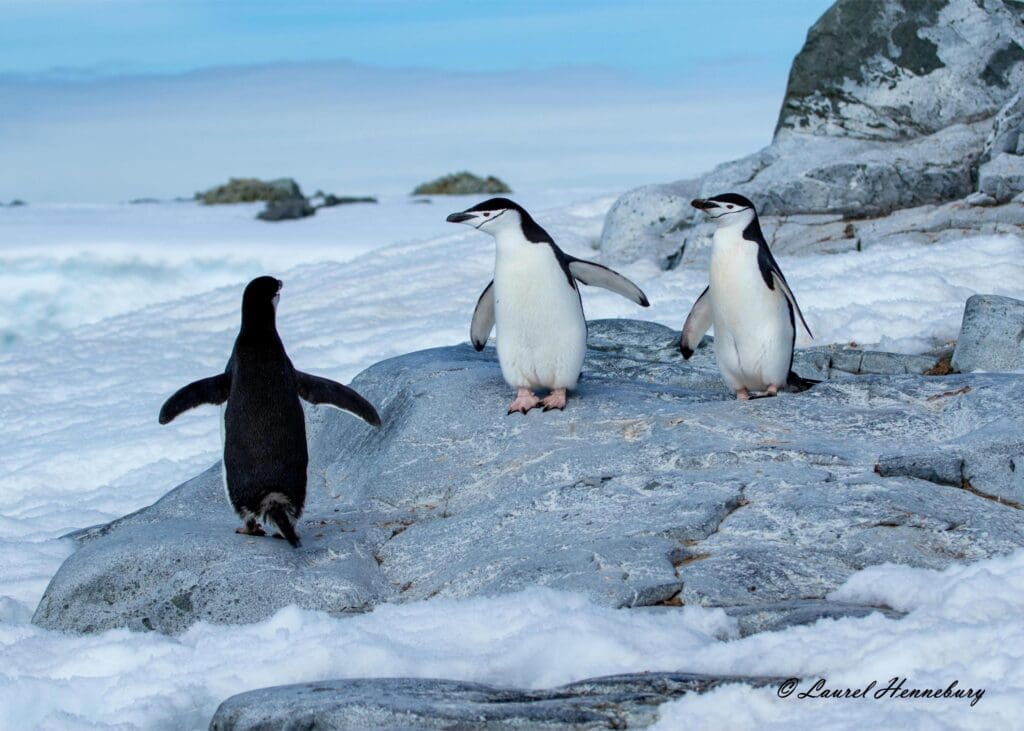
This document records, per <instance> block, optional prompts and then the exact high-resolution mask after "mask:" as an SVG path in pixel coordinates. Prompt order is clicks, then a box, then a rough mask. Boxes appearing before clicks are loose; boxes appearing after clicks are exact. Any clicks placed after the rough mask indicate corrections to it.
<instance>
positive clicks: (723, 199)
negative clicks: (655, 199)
mask: <svg viewBox="0 0 1024 731" xmlns="http://www.w3.org/2000/svg"><path fill="white" fill-rule="evenodd" d="M691 205H692V206H693V207H694V208H697V209H700V210H701V211H703V212H704V215H705V216H707V217H708V218H709V219H711V220H713V221H714V222H715V223H716V224H717V228H716V229H715V235H714V239H713V243H712V247H711V276H710V284H709V285H708V287H707V288H706V289H705V290H704V291H703V292H702V293H701V295H700V297H698V298H697V301H696V302H695V303H694V305H693V308H692V309H691V310H690V314H689V316H688V317H687V318H686V323H685V324H684V325H683V332H682V336H681V338H680V341H679V348H680V350H682V353H683V357H684V358H687V359H689V357H690V356H691V355H693V351H694V349H695V348H696V347H697V344H698V343H699V342H700V340H701V338H702V337H703V335H704V333H705V332H707V329H708V328H709V327H710V326H711V325H712V324H714V326H715V357H716V358H717V360H718V367H719V370H720V371H721V373H722V378H723V379H724V380H725V382H726V384H727V385H728V386H729V388H731V389H732V390H733V391H735V392H736V398H739V399H744V400H745V399H748V398H750V397H751V396H750V392H751V391H760V392H763V395H765V396H774V395H775V394H776V393H777V392H778V391H779V390H781V389H785V388H788V389H791V390H796V391H803V390H805V389H807V388H810V387H811V386H812V385H813V384H815V383H817V381H812V380H809V379H805V378H801V377H800V376H798V375H796V374H795V373H793V347H794V345H795V343H796V319H797V318H799V319H800V323H801V325H803V328H804V330H806V331H807V334H808V335H810V336H811V337H812V338H813V337H814V336H813V335H811V329H810V328H809V327H807V322H806V320H804V316H803V313H801V312H800V306H799V305H798V304H797V302H796V297H794V296H793V292H792V291H791V290H790V288H789V284H788V283H787V282H786V278H785V277H784V276H782V270H780V269H779V265H778V263H777V262H776V261H775V257H774V256H772V252H771V250H770V249H769V248H768V243H767V242H766V241H765V239H764V234H763V233H761V225H760V223H759V222H758V220H757V211H756V210H755V208H754V204H753V203H751V202H750V200H748V199H747V198H744V197H743V196H742V195H737V194H736V193H725V194H723V195H716V196H714V197H713V198H707V199H697V200H694V201H693V202H692V203H691Z"/></svg>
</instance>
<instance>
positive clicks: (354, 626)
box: [0, 190, 1024, 729]
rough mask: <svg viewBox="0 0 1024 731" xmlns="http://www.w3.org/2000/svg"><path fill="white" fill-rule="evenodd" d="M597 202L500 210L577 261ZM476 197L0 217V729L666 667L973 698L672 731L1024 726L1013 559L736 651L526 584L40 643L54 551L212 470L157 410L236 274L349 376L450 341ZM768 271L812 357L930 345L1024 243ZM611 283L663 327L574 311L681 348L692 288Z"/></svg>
mask: <svg viewBox="0 0 1024 731" xmlns="http://www.w3.org/2000/svg"><path fill="white" fill-rule="evenodd" d="M612 193H613V192H612V191H609V192H607V193H606V194H601V195H599V194H597V193H595V192H593V191H590V192H587V191H579V190H576V191H565V190H563V191H538V192H536V193H534V194H530V193H526V194H523V195H519V196H516V197H517V199H519V200H520V202H522V203H523V204H524V205H526V206H527V207H528V208H530V209H531V210H532V211H533V212H534V214H535V216H536V217H537V218H538V220H539V221H540V222H541V224H542V225H544V226H545V227H546V228H548V230H549V231H550V232H551V233H552V234H553V236H554V237H555V239H556V240H557V241H558V242H559V243H560V244H561V245H562V246H563V248H565V249H566V250H568V251H569V252H570V253H572V254H575V255H577V256H583V257H590V258H593V257H595V256H596V252H594V250H593V244H594V242H595V241H596V240H597V239H598V236H599V234H600V230H601V223H602V220H603V216H604V213H605V212H606V211H607V209H608V207H609V206H610V204H611V202H612V200H613V195H612ZM475 200H477V199H476V198H471V199H458V198H456V199H447V200H446V199H435V201H434V203H431V204H413V203H410V202H409V200H408V198H404V197H402V198H400V197H393V198H384V199H382V201H381V204H379V205H376V206H372V205H365V206H351V207H341V208H336V209H329V210H325V211H321V212H320V213H318V215H317V216H316V217H314V218H312V219H308V220H306V221H299V222H290V223H283V224H266V223H263V222H256V221H252V220H251V218H252V216H253V215H254V212H255V210H254V208H253V207H251V206H239V207H227V208H223V207H222V208H210V209H205V208H201V207H198V206H195V205H194V204H191V203H178V204H161V205H136V206H93V207H57V206H54V207H49V206H48V207H43V206H40V207H34V206H29V207H27V208H24V209H2V210H0V318H2V319H0V328H2V330H3V332H4V333H6V335H7V342H6V344H5V345H3V346H0V444H2V445H3V446H2V448H0V719H6V720H0V725H2V726H4V727H10V728H33V727H39V728H54V729H56V728H61V729H64V728H109V727H116V728H201V727H204V726H205V724H206V723H207V721H208V719H209V717H210V714H211V713H212V712H213V710H214V708H215V707H216V704H217V703H218V702H219V701H220V700H223V699H224V698H225V697H227V696H228V695H231V694H233V693H236V692H240V691H243V690H246V689H250V688H254V687H260V686H265V685H270V684H278V683H287V682H296V681H300V680H311V679H320V678H329V677H343V676H364V675H419V676H440V677H451V678H462V679H471V680H482V681H486V682H492V683H499V684H515V685H526V686H532V687H541V686H547V685H551V684H555V683H561V682H567V681H570V680H573V679H577V678H582V677H587V676H591V675H596V674H603V673H610V672H625V671H640V670H668V669H685V670H692V671H705V672H730V673H761V674H772V675H782V676H787V675H799V676H802V677H811V676H814V675H821V676H823V677H827V678H828V680H829V686H830V687H835V686H843V687H846V686H850V687H859V686H860V685H863V684H864V683H866V682H868V681H870V680H877V681H878V682H879V683H880V684H882V685H884V684H885V683H887V682H888V680H889V678H890V677H892V676H897V675H898V676H904V675H905V676H907V677H908V681H907V684H906V687H925V686H927V687H933V686H936V685H939V686H941V687H943V688H944V687H945V686H946V685H948V683H949V682H951V681H952V680H954V679H956V680H958V681H959V683H960V685H962V686H969V687H975V688H977V687H979V686H980V687H984V688H986V693H985V695H984V697H983V698H982V700H981V701H979V702H978V703H976V704H975V706H974V707H971V706H970V705H969V702H967V701H962V700H939V701H937V700H918V701H906V700H898V699H896V700H893V699H890V700H846V701H825V700H811V699H804V700H799V699H797V698H796V697H791V698H788V699H779V698H776V697H775V696H774V690H757V691H755V690H750V689H746V688H727V689H722V690H719V691H716V692H715V693H711V694H709V695H707V696H704V697H701V698H689V699H684V700H681V701H678V702H676V703H674V704H672V705H671V706H668V707H666V708H665V710H664V714H663V724H664V726H665V728H679V727H681V726H682V725H684V722H683V721H682V719H684V718H685V719H693V718H696V719H699V721H698V722H696V723H693V722H692V721H690V720H687V721H686V722H685V725H687V726H695V727H720V726H725V725H728V726H737V725H739V726H741V727H746V728H764V727H772V726H773V724H774V725H775V726H777V727H779V728H782V727H787V728H788V727H794V726H801V725H815V726H818V727H821V726H822V725H823V724H824V725H829V726H832V727H839V728H858V727H863V726H864V725H867V724H868V723H872V724H874V725H879V726H895V725H899V726H908V727H915V728H946V727H949V728H961V727H975V728H1001V727H1011V726H1012V725H1013V723H1015V722H1019V719H1020V718H1021V717H1024V657H1022V655H1024V649H1022V648H1024V629H1022V627H1024V625H1022V623H1021V621H1020V617H1022V616H1024V552H1021V553H1019V554H1017V555H1015V556H1013V557H1010V558H1002V559H997V560H993V561H988V562H985V563H983V564H979V565H975V566H972V567H966V568H964V567H955V568H953V569H950V570H949V571H947V572H944V573H941V574H939V573H936V572H925V571H914V570H910V569H906V568H901V567H881V568H873V569H869V570H867V571H865V572H863V573H862V574H860V575H858V576H855V577H854V578H853V579H852V580H851V581H850V582H849V584H848V585H847V586H846V587H844V588H843V589H841V590H840V593H841V595H842V597H843V598H845V599H848V600H853V601H872V602H876V603H877V602H884V603H886V604H889V605H891V606H894V607H897V608H902V609H907V610H910V611H911V613H910V615H909V616H908V617H907V618H906V619H904V620H902V621H900V622H894V621H891V620H885V619H883V618H882V617H880V616H872V617H867V618H863V619H846V620H841V621H838V622H834V621H823V622H819V623H817V624H816V625H814V626H812V627H804V628H795V629H790V630H786V631H783V632H778V633H771V634H766V635H762V636H757V637H752V638H747V639H744V640H735V639H733V640H729V639H728V638H730V637H733V636H734V628H733V627H732V625H731V624H730V622H729V620H727V619H726V618H725V617H724V615H722V614H721V613H719V612H712V611H704V610H700V609H697V608H686V609H685V610H684V611H670V612H653V611H651V612H647V611H644V612H637V611H632V612H630V611H613V610H607V609H601V608H598V607H595V606H592V605H589V604H588V603H587V601H586V600H585V599H583V598H581V597H577V596H572V595H568V594H559V593H556V592H550V591H540V590H537V591H528V592H523V593H521V594H517V595H513V596H510V597H509V596H507V597H495V598H493V599H475V600H469V601H447V600H446V601H429V602H424V603H419V604H412V605H405V606H392V607H382V608H380V609H378V610H376V611H374V612H372V613H370V614H368V615H363V616H359V617H346V618H331V617H328V616H325V615H322V614H317V613H313V612H304V611H299V610H296V609H286V610H283V611H281V612H280V613H278V614H277V615H276V616H275V617H273V618H272V619H270V620H268V621H266V622H263V623H261V624H258V625H253V626H245V627H222V626H219V627H213V626H197V627H195V628H193V629H192V630H190V631H189V632H188V633H186V634H185V635H183V636H181V637H177V638H168V637H164V636H157V635H141V634H132V633H129V632H126V631H113V632H107V633H104V634H101V635H97V636H90V637H72V636H63V635H60V634H56V633H51V632H46V631H43V630H40V629H37V628H35V627H33V626H31V625H30V624H29V622H28V620H29V617H30V615H31V612H32V610H33V609H34V607H35V605H36V603H37V602H38V600H39V597H40V596H41V594H42V592H43V590H44V588H45V586H46V583H47V581H48V580H49V578H50V577H51V576H52V575H53V573H54V572H55V571H56V569H57V568H58V566H59V565H60V563H61V561H62V560H63V559H64V557H66V555H67V554H68V552H69V551H70V550H71V549H70V546H69V545H68V544H67V543H66V542H62V541H59V540H58V537H59V536H60V535H62V534H63V533H66V532H67V531H69V530H72V529H75V528H79V527H83V526H86V525H91V524H94V523H98V522H101V521H107V520H110V519H112V518H114V517H117V516H119V515H122V514H124V513H127V512H129V511H132V510H135V509H137V508H139V507H142V506H144V505H146V504H149V503H151V502H153V501H154V500H156V499H157V498H158V497H160V496H161V495H163V494H164V493H166V492H167V491H168V490H169V489H171V488H172V487H174V486H175V485H176V484H178V483H179V482H180V481H182V480H183V479H185V478H187V477H190V476H191V475H193V474H195V473H196V472H197V471H198V470H200V469H201V468H203V467H205V466H207V465H208V464H210V463H212V462H213V461H215V459H216V458H217V454H218V450H219V435H218V426H217V420H216V419H215V418H214V417H213V414H212V413H205V414H203V412H199V413H198V414H197V416H196V418H191V419H186V420H178V421H177V422H175V423H174V424H173V425H171V426H168V427H159V426H158V425H157V423H156V413H157V411H158V409H159V406H160V404H161V403H162V401H163V400H164V398H166V396H167V395H168V394H170V393H171V392H172V391H173V390H174V389H175V388H177V387H178V386H180V385H182V384H184V383H186V382H187V381H189V380H192V379H195V378H197V377H200V376H204V375H209V374H210V373H213V372H215V371H216V370H218V369H220V368H222V367H223V364H224V361H225V359H226V357H227V355H228V353H229V351H230V348H231V343H232V340H233V338H234V335H235V332H236V329H237V326H238V307H239V302H240V298H241V291H242V287H243V286H244V283H245V282H246V281H247V280H248V279H249V278H250V277H251V276H253V275H255V274H258V273H263V272H267V273H273V274H276V275H278V276H280V277H281V278H282V279H283V280H284V282H285V288H284V291H283V292H282V301H281V305H280V308H279V329H280V332H281V334H282V338H283V340H284V342H285V345H286V346H287V347H288V349H289V353H290V354H291V356H292V359H293V360H294V361H295V363H296V364H297V365H298V366H299V367H301V368H302V369H304V370H308V371H312V372H316V373H321V374H323V375H326V376H329V377H332V378H336V379H339V380H342V381H345V382H347V381H349V380H351V378H352V377H353V376H355V375H356V374H357V373H358V372H359V371H360V370H362V369H363V368H365V367H367V366H368V365H370V364H372V363H374V362H376V361H378V360H381V359H383V358H386V357H390V356H394V355H398V354H401V353H404V352H408V351H411V350H415V349H419V348H424V347H430V346H435V345H443V344H449V343H454V342H458V341H461V340H465V339H466V338H467V335H468V325H469V317H470V313H471V311H472V307H473V303H474V302H475V299H476V297H477V296H478V295H479V292H480V290H481V289H482V288H483V286H484V285H485V284H486V283H487V281H488V280H489V279H490V269H491V266H492V264H493V244H492V241H491V239H490V238H488V237H486V236H484V235H482V234H479V233H477V232H474V231H471V230H467V229H466V228H465V227H456V226H451V225H450V224H445V223H444V220H443V219H444V216H445V215H446V214H447V213H449V212H451V211H455V210H460V209H462V208H464V207H466V206H467V205H468V204H469V203H470V202H472V201H475ZM780 264H781V266H782V268H783V270H784V271H785V273H786V275H787V278H788V279H789V281H790V284H791V285H792V288H793V290H794V291H795V293H796V295H797V297H798V299H799V300H800V302H801V305H802V307H803V310H804V312H805V314H806V315H807V319H808V321H809V323H810V325H811V328H812V329H813V330H814V332H815V335H816V337H817V339H816V342H817V343H830V342H845V341H850V340H854V341H856V342H858V343H860V344H872V343H880V344H881V345H882V346H883V347H885V348H887V349H897V350H905V351H909V352H914V351H921V350H924V349H927V348H929V347H931V346H932V345H934V344H935V343H937V342H942V341H946V340H949V339H952V338H953V337H955V336H956V333H957V329H958V327H959V322H960V317H961V313H962V308H963V302H964V300H965V299H966V298H967V297H968V296H969V295H970V294H972V293H975V292H991V293H999V294H1005V295H1010V296H1015V297H1020V298H1024V240H1022V239H1020V238H1016V237H1007V236H1003V237H983V238H975V239H968V240H963V241H957V242H954V243H948V244H942V245H936V246H931V247H927V248H922V247H918V246H912V245H905V246H899V247H892V248H877V249H869V250H867V251H864V252H859V253H856V252H853V253H849V254H841V255H836V256H827V257H826V256H814V257H806V258H782V259H781V260H780ZM622 271H623V272H624V273H625V274H627V275H628V276H630V277H632V278H633V279H634V280H636V281H637V282H638V283H639V284H640V285H641V287H643V288H644V290H645V291H646V292H647V294H648V296H649V298H650V299H651V301H652V303H653V304H652V307H651V308H649V309H647V310H641V309H639V308H637V307H636V306H634V305H632V304H631V303H629V302H627V301H626V300H624V299H622V298H620V297H617V296H615V295H612V294H610V293H607V292H604V291H601V290H588V291H585V292H584V305H585V308H586V310H587V314H588V316H589V317H590V318H592V319H593V318H600V317H617V316H626V317H641V318H645V319H652V320H656V321H658V322H662V323H664V324H666V325H670V326H673V327H678V326H679V323H680V322H681V321H682V320H683V318H684V317H685V315H686V313H687V311H688V309H689V306H690V304H691V303H692V301H693V299H694V298H695V297H696V296H697V294H699V292H700V290H701V289H702V288H703V286H704V283H705V278H706V274H705V272H703V271H695V270H677V271H672V272H661V271H659V270H658V269H657V267H655V266H654V265H653V264H652V263H649V262H638V263H636V264H633V265H631V266H628V267H624V268H623V269H622ZM801 344H803V345H806V344H807V343H806V342H803V343H801ZM225 509H227V508H225ZM982 597H984V599H982ZM254 647H255V648H259V661H258V662H253V661H252V650H253V648H254ZM723 714H729V715H723ZM820 714H825V715H820ZM744 724H745V725H744Z"/></svg>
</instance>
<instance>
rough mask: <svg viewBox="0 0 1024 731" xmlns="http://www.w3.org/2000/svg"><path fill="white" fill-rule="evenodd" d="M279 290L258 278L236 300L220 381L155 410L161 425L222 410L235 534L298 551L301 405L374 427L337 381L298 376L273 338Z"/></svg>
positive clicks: (192, 388) (373, 418)
mask: <svg viewBox="0 0 1024 731" xmlns="http://www.w3.org/2000/svg"><path fill="white" fill-rule="evenodd" d="M281 287H282V283H281V281H280V280H278V279H275V278H274V277H266V276H264V277H258V278H256V279H254V280H252V281H251V282H249V284H248V286H247V287H246V288H245V293H244V294H243V295H242V326H241V329H240V330H239V333H238V337H237V338H236V339H235V346H234V349H233V350H232V352H231V358H230V359H229V360H228V364H227V368H226V369H225V370H224V372H223V373H221V374H220V375H216V376H211V377H209V378H203V379H202V380H199V381H195V382H193V383H190V384H188V385H187V386H184V387H182V388H180V389H179V390H178V391H176V392H175V393H174V395H172V396H171V397H170V398H169V399H167V401H166V402H165V403H164V405H163V407H162V408H161V409H160V423H161V424H167V423H169V422H171V421H173V420H174V418H175V417H177V416H178V415H179V414H181V413H182V412H184V411H187V410H189V409H192V408H195V407H196V406H200V405H201V404H225V402H226V404H225V406H224V411H223V429H222V431H221V433H222V435H223V440H224V462H223V467H222V469H223V476H224V486H225V489H226V491H227V496H228V501H229V502H230V503H231V507H233V508H234V509H235V512H236V513H237V514H238V517H240V518H241V519H242V523H243V526H242V527H241V528H238V529H237V530H236V531H235V532H236V533H244V534H248V535H255V536H262V535H266V534H265V533H264V531H263V528H262V527H261V523H266V524H268V525H271V526H273V527H274V528H276V529H277V531H278V533H279V534H280V536H281V537H282V538H285V539H286V540H287V541H288V543H290V544H291V545H292V546H294V547H298V546H299V545H300V541H299V536H298V535H297V534H296V531H295V523H296V521H297V520H298V519H299V517H300V516H301V515H302V509H303V507H304V506H305V502H306V465H307V463H308V451H307V447H306V423H305V418H304V416H303V412H302V404H301V403H300V402H299V399H300V398H301V399H303V400H305V401H308V402H309V403H312V404H327V405H329V406H334V407H336V408H339V409H342V410H343V411H348V412H349V413H351V414H354V415H355V416H358V417H359V418H360V419H363V420H364V421H366V422H367V423H368V424H371V425H373V426H380V423H381V422H380V416H378V415H377V411H376V409H374V407H373V405H372V404H370V402H369V401H367V400H366V399H364V398H363V397H362V396H360V395H359V394H358V393H356V392H355V391H354V390H352V389H351V388H348V387H347V386H343V385H341V384H340V383H336V382H335V381H331V380H328V379H326V378H320V377H318V376H313V375H310V374H308V373H303V372H302V371H298V370H296V369H295V367H294V366H293V365H292V362H291V360H289V358H288V354H287V353H286V352H285V349H284V345H283V344H282V343H281V338H280V337H279V336H278V334H277V326H276V323H275V314H276V309H277V302H278V300H279V298H280V294H279V293H280V290H281Z"/></svg>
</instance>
